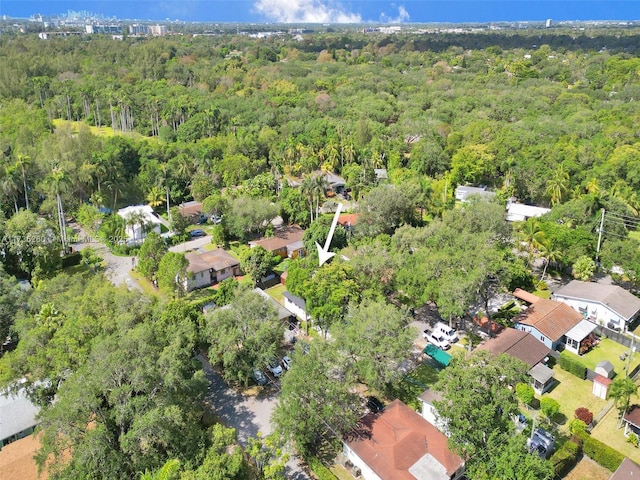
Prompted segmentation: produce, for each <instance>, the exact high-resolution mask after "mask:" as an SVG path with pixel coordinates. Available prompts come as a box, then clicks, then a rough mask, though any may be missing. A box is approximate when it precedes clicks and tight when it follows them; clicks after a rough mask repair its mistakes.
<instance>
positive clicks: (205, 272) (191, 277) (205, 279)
mask: <svg viewBox="0 0 640 480" xmlns="http://www.w3.org/2000/svg"><path fill="white" fill-rule="evenodd" d="M185 258H186V259H187V260H188V261H189V266H188V267H187V273H188V276H187V285H186V288H187V290H194V289H196V288H202V287H208V286H209V285H213V284H215V283H219V282H221V281H222V280H224V279H226V278H229V277H235V276H238V275H240V261H238V260H237V259H236V258H234V257H232V256H231V255H230V254H229V253H227V252H226V251H225V250H223V249H222V248H216V249H215V250H211V251H209V252H204V253H200V252H189V253H187V254H186V255H185Z"/></svg>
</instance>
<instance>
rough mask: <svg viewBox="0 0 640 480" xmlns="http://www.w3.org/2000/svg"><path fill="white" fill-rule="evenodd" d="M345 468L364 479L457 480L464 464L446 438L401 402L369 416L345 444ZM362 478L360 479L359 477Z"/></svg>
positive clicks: (361, 421)
mask: <svg viewBox="0 0 640 480" xmlns="http://www.w3.org/2000/svg"><path fill="white" fill-rule="evenodd" d="M343 455H344V457H345V458H346V459H347V461H346V462H345V465H346V466H347V467H348V468H350V469H351V472H352V473H353V475H354V477H357V478H363V479H364V480H415V479H425V480H427V479H428V480H457V479H459V478H462V476H463V475H464V461H463V460H462V459H461V458H460V457H459V456H458V455H456V454H455V453H453V452H452V451H451V450H449V448H448V447H447V437H446V436H444V435H443V434H442V433H441V432H439V431H438V430H437V429H436V428H435V427H434V426H433V425H431V424H430V423H429V422H427V421H426V420H424V419H423V418H421V417H420V415H418V414H417V413H416V412H414V411H413V410H412V409H411V408H409V407H408V406H407V405H405V404H404V403H402V402H401V401H400V400H394V401H393V402H391V403H390V404H389V405H388V406H387V407H386V408H385V409H384V411H383V412H382V413H378V414H373V413H371V414H369V415H366V416H365V417H363V418H362V419H361V420H360V422H359V427H358V430H357V432H354V433H353V434H350V435H349V437H348V438H345V440H344V441H343ZM358 475H359V477H358Z"/></svg>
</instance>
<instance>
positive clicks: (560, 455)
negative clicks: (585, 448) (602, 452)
mask: <svg viewBox="0 0 640 480" xmlns="http://www.w3.org/2000/svg"><path fill="white" fill-rule="evenodd" d="M579 455H580V445H578V444H577V443H575V442H574V441H571V440H569V441H567V442H565V443H564V445H562V448H560V449H558V450H557V451H556V453H554V454H553V455H552V456H551V458H550V459H549V461H550V462H551V465H553V471H554V472H555V474H556V476H557V477H563V478H564V476H565V475H567V473H569V471H570V470H571V469H572V468H573V467H574V466H575V464H576V463H577V461H578V456H579Z"/></svg>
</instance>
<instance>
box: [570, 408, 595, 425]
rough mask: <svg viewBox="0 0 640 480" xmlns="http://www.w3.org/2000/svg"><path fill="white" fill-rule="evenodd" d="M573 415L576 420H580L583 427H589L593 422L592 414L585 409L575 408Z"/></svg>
mask: <svg viewBox="0 0 640 480" xmlns="http://www.w3.org/2000/svg"><path fill="white" fill-rule="evenodd" d="M573 414H574V415H575V416H576V418H577V419H578V420H582V421H583V422H584V423H585V425H591V422H593V413H591V412H590V411H589V409H587V408H585V407H579V408H576V411H575V412H573Z"/></svg>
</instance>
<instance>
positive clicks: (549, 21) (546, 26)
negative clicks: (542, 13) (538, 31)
mask: <svg viewBox="0 0 640 480" xmlns="http://www.w3.org/2000/svg"><path fill="white" fill-rule="evenodd" d="M544 27H545V28H549V27H551V19H550V18H547V22H546V23H545V24H544Z"/></svg>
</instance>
